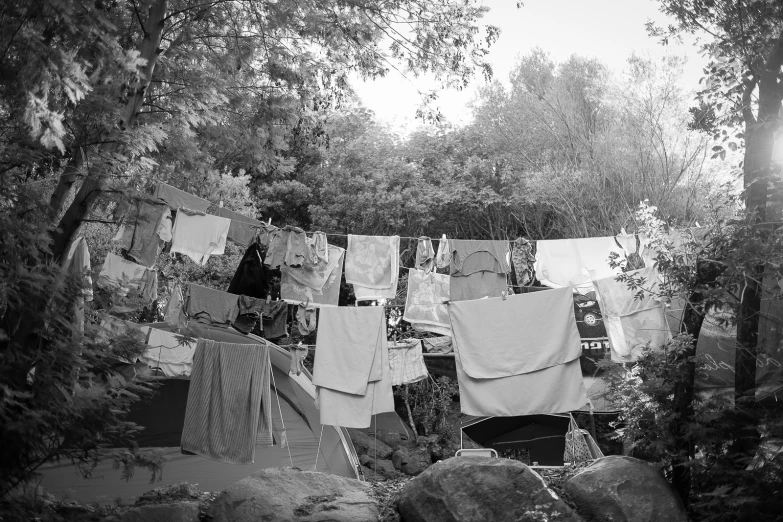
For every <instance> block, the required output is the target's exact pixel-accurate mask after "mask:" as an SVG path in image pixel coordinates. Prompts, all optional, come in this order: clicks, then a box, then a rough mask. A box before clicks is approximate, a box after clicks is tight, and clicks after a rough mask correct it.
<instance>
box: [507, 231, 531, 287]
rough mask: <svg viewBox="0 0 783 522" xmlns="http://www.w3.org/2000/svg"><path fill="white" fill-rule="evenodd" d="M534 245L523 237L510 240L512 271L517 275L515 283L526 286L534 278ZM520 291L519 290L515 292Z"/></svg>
mask: <svg viewBox="0 0 783 522" xmlns="http://www.w3.org/2000/svg"><path fill="white" fill-rule="evenodd" d="M534 247H535V245H534V244H533V243H532V242H531V241H528V240H527V239H525V238H523V237H518V238H517V239H516V240H515V241H512V242H511V261H512V264H513V265H514V273H515V274H516V276H517V284H518V285H520V286H528V285H530V284H532V283H533V280H534V279H535V271H534V269H533V266H534V265H535V262H536V256H535V254H534V253H533V252H534ZM517 293H520V292H517Z"/></svg>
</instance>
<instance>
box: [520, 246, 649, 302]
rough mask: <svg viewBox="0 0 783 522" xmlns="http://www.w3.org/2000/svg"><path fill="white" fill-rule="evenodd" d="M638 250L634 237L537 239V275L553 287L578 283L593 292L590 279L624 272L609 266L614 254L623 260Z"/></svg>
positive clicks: (544, 282) (542, 281) (584, 289)
mask: <svg viewBox="0 0 783 522" xmlns="http://www.w3.org/2000/svg"><path fill="white" fill-rule="evenodd" d="M632 242H633V247H631V243H632ZM618 243H619V245H618ZM626 247H627V248H626ZM635 249H636V242H635V239H634V236H617V238H615V237H612V236H609V237H589V238H581V239H550V240H543V241H537V242H536V262H535V274H536V277H537V278H538V280H539V281H541V283H542V284H544V285H546V286H549V287H552V288H560V287H563V286H578V287H580V290H582V291H590V290H591V289H592V283H591V279H602V278H605V277H610V276H612V275H614V274H617V273H619V272H620V271H621V269H620V268H619V267H618V268H612V267H611V266H610V264H609V259H610V257H611V256H612V254H614V255H615V256H616V257H615V259H616V261H620V260H621V259H625V257H626V255H627V254H628V253H629V252H634V251H635ZM591 274H592V275H591Z"/></svg>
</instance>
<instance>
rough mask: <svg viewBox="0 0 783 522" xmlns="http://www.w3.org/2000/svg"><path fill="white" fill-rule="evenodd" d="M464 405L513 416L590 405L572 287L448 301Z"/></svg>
mask: <svg viewBox="0 0 783 522" xmlns="http://www.w3.org/2000/svg"><path fill="white" fill-rule="evenodd" d="M449 316H450V318H451V326H452V331H453V332H454V337H453V343H454V351H455V354H456V356H455V361H456V367H457V379H458V382H459V390H460V408H461V410H462V412H463V413H466V414H468V415H493V416H514V415H530V414H537V413H557V412H563V411H571V410H577V409H579V408H581V407H582V406H584V405H585V404H587V395H586V392H585V388H584V384H583V382H582V370H581V367H580V363H579V357H580V355H581V352H582V349H581V340H580V338H579V331H578V330H577V328H576V318H575V317H574V305H573V298H572V292H571V289H570V288H563V289H558V290H548V291H546V292H534V293H530V294H520V295H511V296H509V297H508V298H506V299H501V298H492V299H476V300H471V301H452V302H451V303H450V304H449Z"/></svg>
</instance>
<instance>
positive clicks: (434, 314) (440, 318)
mask: <svg viewBox="0 0 783 522" xmlns="http://www.w3.org/2000/svg"><path fill="white" fill-rule="evenodd" d="M449 281H450V278H449V276H448V275H446V274H436V273H435V272H430V273H429V274H426V273H425V272H424V271H422V270H416V269H415V268H411V269H409V270H408V297H407V299H406V301H405V313H404V314H403V316H402V318H403V319H404V320H406V321H408V322H409V323H411V324H413V325H415V326H417V327H418V328H417V329H419V330H423V331H429V330H428V329H427V326H435V327H439V328H438V329H437V330H438V332H442V331H443V329H444V328H446V329H449V328H450V327H451V326H450V323H449V311H448V309H447V305H446V304H444V303H443V300H444V299H448V298H449Z"/></svg>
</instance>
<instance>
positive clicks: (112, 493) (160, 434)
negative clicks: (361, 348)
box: [39, 323, 359, 502]
mask: <svg viewBox="0 0 783 522" xmlns="http://www.w3.org/2000/svg"><path fill="white" fill-rule="evenodd" d="M151 326H153V327H156V328H160V329H166V328H167V325H165V324H162V323H161V324H153V325H151ZM201 335H202V337H204V338H207V339H211V340H214V341H221V342H231V343H245V344H247V343H254V342H266V343H268V341H264V340H263V339H260V338H259V337H256V336H253V335H244V334H241V333H239V332H237V331H236V330H233V329H231V328H228V329H226V328H219V327H211V326H210V327H206V328H204V332H203V333H202V334H201ZM268 344H270V346H271V348H272V349H271V350H270V358H271V361H272V368H273V372H274V383H275V385H276V389H277V394H278V395H279V397H280V409H279V410H278V407H277V402H276V398H275V393H274V390H273V393H272V397H273V399H272V400H273V403H274V404H273V405H272V406H273V408H272V419H273V428H274V430H275V431H280V430H281V429H282V423H283V422H284V423H285V428H286V433H287V439H288V444H289V448H288V449H290V452H291V453H290V458H289V453H288V449H286V448H281V447H280V446H279V445H275V446H272V447H268V446H257V447H256V454H255V462H254V463H253V464H248V465H236V464H226V463H223V462H217V461H213V460H209V459H206V458H204V457H200V456H196V455H182V454H181V452H180V448H179V439H180V435H181V432H182V426H183V425H184V418H185V404H186V400H187V390H188V387H189V384H190V382H189V380H186V379H167V380H165V381H163V385H162V386H161V387H160V388H159V389H158V390H157V391H156V393H155V395H154V396H153V398H152V399H151V400H149V401H145V403H143V404H138V405H137V406H136V407H135V408H134V409H133V411H132V412H131V414H130V418H129V420H132V421H134V422H136V423H137V424H140V425H142V426H145V427H146V428H147V429H146V430H145V431H144V432H142V434H141V435H140V437H139V438H138V441H139V445H140V446H141V447H156V448H161V450H162V451H163V453H164V455H165V458H166V463H165V465H164V468H163V478H162V481H161V482H156V483H154V484H150V483H149V478H150V475H149V473H148V472H146V471H145V470H138V471H137V473H136V474H135V475H134V476H133V477H132V478H131V479H130V481H127V482H126V481H124V480H122V479H121V477H120V472H119V471H115V470H113V469H112V465H111V462H108V461H103V462H101V463H100V464H99V465H98V467H97V468H96V469H95V470H94V471H93V473H92V477H91V478H89V479H85V478H83V477H81V475H80V474H79V473H78V471H77V470H76V468H75V466H73V465H71V464H68V463H65V462H62V463H60V464H56V463H52V464H48V465H46V466H44V467H42V469H40V470H39V471H40V472H41V473H42V474H43V478H42V481H41V484H40V485H41V486H42V487H43V488H44V490H45V491H46V492H48V493H52V494H54V495H55V496H57V497H58V498H62V497H65V496H67V497H68V498H71V499H78V500H81V501H84V502H92V501H99V502H101V501H102V502H111V501H113V500H114V499H116V498H118V497H121V498H123V499H125V500H127V499H129V498H132V497H138V496H139V495H141V494H142V493H145V492H147V491H149V490H150V489H152V488H155V487H159V486H162V485H166V484H175V483H177V482H190V483H191V484H197V485H198V487H199V488H200V489H202V490H204V491H219V490H221V489H224V488H226V487H227V486H229V485H231V484H232V483H234V482H236V481H238V480H240V479H243V478H245V477H248V476H250V475H251V474H252V473H254V472H255V471H257V470H259V469H263V468H269V467H285V466H291V461H293V465H294V466H295V467H299V468H302V469H313V468H314V466H315V464H316V454H317V453H318V455H319V456H318V465H317V469H318V471H323V472H328V473H333V474H335V475H341V476H344V477H351V478H359V477H358V474H357V473H358V472H357V469H358V468H357V466H358V463H359V460H358V457H357V456H356V452H355V450H354V447H353V443H352V442H351V439H350V437H349V435H348V432H347V431H346V430H345V429H344V428H339V427H335V426H324V427H323V436H322V439H321V449H320V452H319V451H318V442H319V436H320V434H321V425H320V424H319V412H318V410H317V409H316V408H315V404H314V398H315V386H313V384H312V377H311V375H310V374H309V372H307V371H305V372H303V373H302V374H301V375H298V376H297V375H291V374H289V373H288V369H289V367H290V363H291V356H290V354H289V352H288V351H287V350H285V349H283V348H280V347H278V346H275V345H273V344H271V343H268ZM281 411H282V416H283V421H282V422H281V419H280V412H281ZM276 444H277V441H276Z"/></svg>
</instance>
